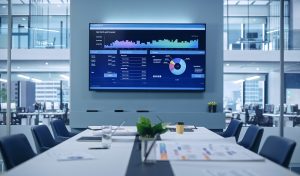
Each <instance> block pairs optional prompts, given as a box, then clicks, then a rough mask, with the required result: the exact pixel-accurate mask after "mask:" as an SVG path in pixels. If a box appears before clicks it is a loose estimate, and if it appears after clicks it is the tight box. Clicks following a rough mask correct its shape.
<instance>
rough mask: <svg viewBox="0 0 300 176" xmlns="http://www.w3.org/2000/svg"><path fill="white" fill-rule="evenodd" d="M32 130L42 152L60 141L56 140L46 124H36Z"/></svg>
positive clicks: (37, 146) (39, 150) (36, 143)
mask: <svg viewBox="0 0 300 176" xmlns="http://www.w3.org/2000/svg"><path fill="white" fill-rule="evenodd" d="M31 132H32V135H33V139H34V142H35V145H36V149H37V151H38V152H39V153H42V152H44V151H46V150H48V149H50V148H51V147H54V146H56V145H57V144H59V142H56V141H55V140H54V138H53V137H52V135H51V132H50V130H49V129H48V127H47V126H46V125H38V126H34V127H32V128H31Z"/></svg>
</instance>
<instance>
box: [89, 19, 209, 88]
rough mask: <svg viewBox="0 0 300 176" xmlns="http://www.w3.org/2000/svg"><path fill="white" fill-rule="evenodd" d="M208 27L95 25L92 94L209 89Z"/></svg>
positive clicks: (91, 51)
mask: <svg viewBox="0 0 300 176" xmlns="http://www.w3.org/2000/svg"><path fill="white" fill-rule="evenodd" d="M205 59H206V25H205V24H148V23H147V24H128V23H127V24H124V23H123V24H122V23H121V24H116V23H90V26H89V89H90V90H199V91H204V90H205V71H206V70H205V63H206V62H205Z"/></svg>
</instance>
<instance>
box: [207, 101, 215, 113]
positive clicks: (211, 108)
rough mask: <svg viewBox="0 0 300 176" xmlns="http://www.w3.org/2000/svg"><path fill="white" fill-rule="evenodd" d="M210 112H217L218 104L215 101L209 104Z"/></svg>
mask: <svg viewBox="0 0 300 176" xmlns="http://www.w3.org/2000/svg"><path fill="white" fill-rule="evenodd" d="M208 112H217V103H216V102H215V101H210V102H208Z"/></svg>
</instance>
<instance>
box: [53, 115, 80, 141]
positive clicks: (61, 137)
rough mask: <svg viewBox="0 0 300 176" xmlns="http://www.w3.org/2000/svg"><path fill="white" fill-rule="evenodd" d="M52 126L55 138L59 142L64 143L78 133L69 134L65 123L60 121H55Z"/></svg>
mask: <svg viewBox="0 0 300 176" xmlns="http://www.w3.org/2000/svg"><path fill="white" fill-rule="evenodd" d="M50 124H51V128H52V131H53V134H54V138H55V140H56V141H57V142H63V141H65V140H67V139H69V138H70V137H73V136H75V135H76V133H72V132H69V131H68V129H67V127H66V125H65V123H64V121H62V120H60V119H58V120H53V121H51V122H50Z"/></svg>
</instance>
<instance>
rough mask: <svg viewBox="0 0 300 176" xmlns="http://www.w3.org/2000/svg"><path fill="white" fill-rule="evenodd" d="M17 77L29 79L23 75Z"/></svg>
mask: <svg viewBox="0 0 300 176" xmlns="http://www.w3.org/2000/svg"><path fill="white" fill-rule="evenodd" d="M17 76H18V77H20V78H24V79H30V77H29V76H25V75H21V74H18V75H17Z"/></svg>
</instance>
